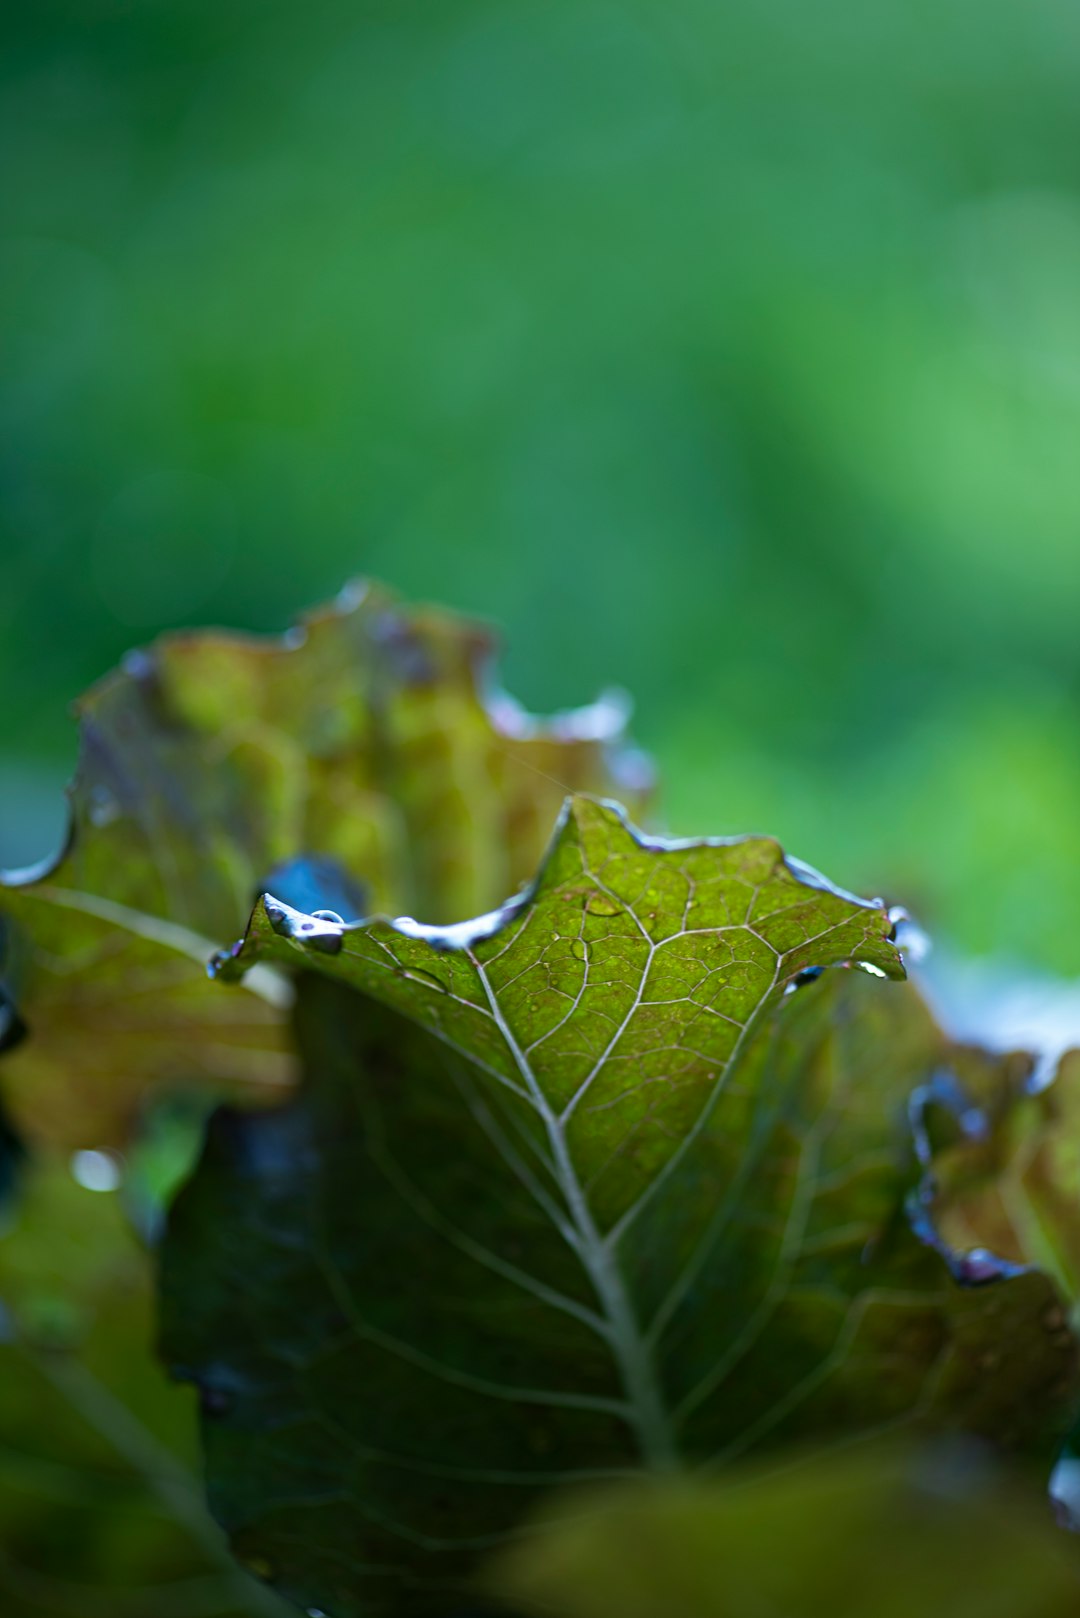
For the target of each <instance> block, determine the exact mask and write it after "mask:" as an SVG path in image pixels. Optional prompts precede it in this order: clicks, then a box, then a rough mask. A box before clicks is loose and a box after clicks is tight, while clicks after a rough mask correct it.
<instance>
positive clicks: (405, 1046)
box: [163, 799, 1076, 1618]
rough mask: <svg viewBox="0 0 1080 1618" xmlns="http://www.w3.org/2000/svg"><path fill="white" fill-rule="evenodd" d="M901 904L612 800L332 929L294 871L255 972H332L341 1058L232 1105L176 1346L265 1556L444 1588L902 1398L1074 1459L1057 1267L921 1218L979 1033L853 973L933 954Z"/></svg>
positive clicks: (181, 1210)
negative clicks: (454, 919) (475, 900)
mask: <svg viewBox="0 0 1080 1618" xmlns="http://www.w3.org/2000/svg"><path fill="white" fill-rule="evenodd" d="M597 896H603V898H604V899H605V900H606V901H607V902H606V903H605V904H604V905H603V906H602V907H601V909H600V910H599V912H598V910H597V909H596V908H595V907H594V905H593V902H592V901H593V899H594V898H595V897H597ZM890 931H891V924H890V921H889V918H888V916H887V915H886V913H885V911H884V910H883V908H882V907H881V906H880V905H877V904H873V903H865V902H863V901H859V900H857V899H854V898H852V897H851V896H850V895H848V894H845V893H843V892H840V891H838V890H835V889H833V888H831V887H830V886H829V885H828V884H827V883H825V882H824V880H823V879H822V878H820V877H818V876H817V875H816V873H813V872H810V871H807V870H806V869H805V868H804V867H801V866H796V865H792V864H789V863H788V862H787V861H785V859H784V857H783V855H782V853H781V851H780V849H779V848H778V846H777V845H776V844H775V843H774V842H772V841H771V840H769V839H766V838H748V839H742V840H733V841H728V842H723V841H716V842H711V843H710V842H703V843H685V844H664V843H662V842H659V841H656V840H650V839H648V838H645V837H642V836H641V835H640V834H638V833H636V832H635V831H634V830H633V829H632V828H631V827H630V826H629V825H628V824H627V823H626V821H625V819H624V818H623V817H622V816H621V815H620V814H619V812H618V811H617V810H615V809H614V808H613V807H611V806H610V805H604V804H598V803H596V802H595V801H592V800H589V799H575V800H574V801H573V802H572V804H571V805H570V807H569V812H568V814H567V815H566V817H565V818H564V820H563V821H562V823H561V825H560V828H559V831H558V834H557V837H556V839H555V842H554V844H553V846H552V848H551V850H550V852H549V854H548V857H547V859H546V862H545V863H544V865H543V867H542V869H541V872H540V875H539V877H538V879H537V880H536V882H535V883H534V885H533V886H532V888H531V889H530V890H528V891H527V892H525V893H524V894H522V895H520V896H519V897H518V898H517V899H515V900H513V901H512V902H511V903H509V904H508V905H506V906H505V907H503V908H502V909H501V910H498V911H495V912H493V913H490V914H488V915H485V916H482V917H481V918H479V919H478V920H477V921H476V922H474V923H469V924H461V925H458V926H454V927H449V928H432V927H427V926H422V925H419V924H417V923H416V922H413V921H410V920H398V921H396V922H390V921H380V920H377V921H373V922H370V923H367V924H365V925H362V926H353V927H349V926H345V927H343V928H342V929H341V939H340V948H338V949H337V950H336V952H335V953H333V954H329V953H325V952H322V951H318V950H313V949H311V947H310V946H309V945H308V944H307V943H305V941H304V934H303V932H302V929H300V928H299V927H297V926H296V925H295V924H290V925H289V926H288V927H286V928H283V927H282V926H280V925H275V924H274V918H273V910H272V907H270V908H268V906H267V904H266V903H265V902H264V903H262V904H260V905H259V906H258V907H257V908H256V910H255V912H254V915H253V917H252V920H251V923H250V926H249V929H248V932H247V935H246V937H245V939H244V940H243V941H242V942H241V943H240V944H239V945H237V946H236V947H235V948H234V949H233V950H232V951H230V952H229V953H228V954H227V955H226V956H224V957H223V959H222V960H221V962H220V963H219V968H218V970H219V973H220V975H222V976H223V977H226V978H228V977H236V976H239V975H241V974H242V973H243V972H244V971H245V970H246V969H248V968H250V966H251V965H253V964H260V963H261V964H264V965H265V964H273V965H275V966H279V967H285V966H297V967H300V968H301V969H303V968H305V967H306V968H308V969H309V970H308V971H306V972H305V971H303V970H301V974H300V977H299V990H300V998H299V1002H298V1008H297V1024H296V1027H297V1037H298V1042H299V1048H300V1050H301V1052H302V1054H303V1058H304V1064H305V1080H304V1084H303V1088H302V1091H301V1093H300V1095H299V1096H298V1098H297V1099H296V1100H295V1101H294V1102H293V1103H291V1104H290V1105H289V1106H288V1107H286V1108H284V1109H279V1110H276V1111H274V1112H271V1113H266V1114H261V1115H258V1116H254V1115H243V1116H242V1115H239V1114H236V1113H234V1112H228V1111H226V1112H224V1113H222V1114H220V1115H219V1116H218V1118H217V1120H216V1123H215V1125H214V1127H213V1129H212V1131H211V1136H210V1141H209V1144H208V1147H207V1151H206V1155H205V1158H204V1160H203V1163H202V1165H201V1168H200V1169H199V1171H198V1172H197V1174H196V1176H195V1177H194V1179H193V1181H192V1182H191V1183H190V1184H189V1186H188V1187H187V1188H186V1190H185V1191H184V1192H183V1193H182V1195H181V1198H180V1200H179V1203H178V1205H177V1207H176V1209H175V1211H174V1215H173V1218H172V1221H171V1225H170V1233H169V1236H168V1238H167V1242H166V1252H165V1260H164V1269H163V1310H164V1334H163V1336H164V1352H165V1354H166V1356H167V1359H168V1361H169V1363H170V1364H171V1365H172V1366H173V1367H174V1369H175V1370H176V1371H177V1372H178V1373H179V1374H180V1375H182V1376H185V1377H189V1378H191V1379H192V1380H194V1381H195V1382H196V1383H198V1384H199V1385H200V1386H201V1387H203V1388H204V1389H206V1388H210V1389H217V1388H224V1389H228V1390H229V1392H230V1394H231V1396H232V1402H231V1405H230V1407H229V1409H228V1411H227V1412H225V1413H223V1414H222V1415H221V1416H219V1417H215V1418H213V1419H210V1418H208V1419H207V1421H206V1424H205V1436H206V1443H207V1458H208V1468H209V1483H210V1493H211V1500H212V1502H213V1505H214V1508H215V1511H216V1512H217V1514H218V1515H219V1516H220V1518H221V1519H222V1521H223V1522H224V1523H225V1524H226V1526H227V1527H228V1528H229V1529H230V1531H231V1533H232V1535H233V1539H234V1543H235V1545H236V1547H237V1549H238V1551H239V1553H240V1554H241V1555H242V1556H244V1557H247V1558H250V1557H252V1556H255V1557H264V1558H265V1559H266V1561H267V1562H268V1563H269V1564H270V1565H271V1566H272V1573H273V1578H274V1580H275V1582H276V1583H277V1584H278V1585H279V1587H280V1588H281V1589H282V1590H284V1591H285V1592H286V1593H287V1594H288V1595H289V1596H290V1597H291V1598H292V1599H293V1600H295V1601H297V1602H298V1603H299V1604H300V1605H302V1606H310V1605H314V1606H316V1607H319V1608H322V1609H324V1610H326V1611H327V1612H330V1613H333V1614H334V1615H335V1618H351V1615H358V1614H361V1613H364V1614H367V1613H380V1612H386V1613H391V1612H392V1613H394V1614H406V1613H408V1614H412V1613H414V1612H415V1613H418V1614H420V1613H423V1614H437V1613H442V1612H445V1611H447V1610H451V1609H450V1608H449V1607H448V1603H450V1601H451V1593H452V1592H453V1591H455V1590H457V1591H458V1592H460V1591H461V1589H462V1588H463V1581H466V1580H467V1579H468V1578H469V1576H470V1575H471V1573H472V1570H473V1568H474V1566H475V1564H476V1562H477V1559H478V1558H479V1557H481V1556H482V1554H483V1553H484V1551H485V1550H487V1549H489V1548H490V1547H492V1546H493V1545H495V1544H498V1543H500V1542H501V1541H503V1540H504V1539H505V1538H506V1537H507V1536H513V1535H514V1534H516V1533H518V1532H520V1530H521V1525H522V1523H523V1521H524V1520H525V1519H526V1518H527V1516H528V1513H529V1511H530V1509H531V1507H532V1506H533V1504H534V1503H535V1501H536V1499H537V1498H538V1497H540V1496H541V1495H542V1494H543V1493H544V1492H545V1491H547V1490H550V1489H552V1488H557V1487H560V1486H562V1485H563V1484H565V1483H567V1482H568V1481H570V1480H573V1479H580V1478H582V1477H592V1478H596V1477H600V1476H603V1477H614V1476H618V1475H620V1474H625V1473H627V1472H631V1473H632V1472H634V1471H636V1470H638V1469H641V1468H642V1467H651V1468H655V1469H658V1470H665V1469H669V1468H671V1467H673V1466H678V1465H681V1464H687V1465H692V1466H694V1467H696V1468H706V1469H708V1468H714V1467H719V1466H722V1465H725V1464H728V1463H730V1462H731V1461H733V1460H734V1459H735V1458H737V1457H739V1456H741V1455H743V1454H746V1453H756V1452H758V1451H761V1450H767V1449H769V1448H772V1447H775V1446H778V1445H783V1444H790V1443H801V1442H805V1441H808V1440H812V1439H813V1438H815V1437H817V1438H822V1437H828V1438H829V1439H830V1440H831V1439H835V1438H836V1437H839V1436H841V1435H843V1434H851V1433H865V1432H867V1431H872V1430H875V1429H877V1428H880V1427H882V1426H889V1425H891V1424H897V1423H910V1424H913V1425H915V1426H918V1425H920V1424H921V1425H922V1426H924V1427H927V1428H931V1429H932V1428H935V1427H939V1426H946V1427H956V1426H959V1427H964V1428H967V1429H968V1430H971V1431H975V1432H982V1433H988V1434H990V1435H992V1436H994V1437H995V1438H999V1437H1001V1438H1006V1437H1007V1438H1009V1440H1010V1441H1012V1442H1014V1443H1016V1444H1017V1445H1019V1446H1021V1447H1023V1446H1028V1447H1030V1448H1031V1449H1032V1450H1033V1451H1034V1452H1035V1453H1037V1454H1039V1455H1040V1456H1042V1457H1043V1458H1044V1459H1047V1457H1048V1446H1049V1444H1050V1442H1051V1440H1053V1439H1056V1437H1057V1434H1058V1432H1059V1430H1060V1428H1061V1424H1062V1419H1063V1418H1062V1414H1061V1413H1062V1409H1063V1406H1064V1405H1066V1404H1067V1403H1068V1401H1069V1400H1070V1399H1071V1398H1072V1396H1073V1393H1074V1390H1075V1387H1076V1346H1075V1343H1074V1342H1073V1340H1072V1338H1071V1336H1069V1338H1068V1341H1067V1342H1065V1343H1057V1342H1054V1341H1051V1340H1050V1339H1049V1338H1048V1337H1047V1335H1046V1333H1045V1332H1043V1331H1041V1330H1036V1329H1034V1328H1033V1324H1032V1323H1033V1322H1034V1321H1037V1319H1038V1316H1039V1313H1040V1311H1041V1310H1043V1309H1045V1307H1047V1305H1048V1304H1049V1303H1051V1302H1052V1301H1053V1298H1054V1292H1053V1288H1052V1286H1051V1284H1050V1283H1049V1282H1048V1281H1047V1279H1046V1278H1045V1277H1043V1276H1041V1275H1037V1274H1024V1275H1021V1276H1018V1277H1016V1278H1015V1279H1012V1280H1008V1281H1007V1282H1005V1283H1003V1284H1002V1285H1001V1286H1000V1287H997V1288H993V1287H991V1288H983V1289H967V1290H963V1289H960V1288H958V1287H957V1286H956V1284H955V1282H954V1281H953V1279H952V1277H951V1276H950V1275H949V1273H948V1270H947V1268H946V1267H945V1266H944V1265H943V1264H942V1263H941V1260H940V1257H939V1256H938V1254H937V1253H935V1252H934V1251H933V1250H931V1249H930V1248H928V1247H927V1246H925V1245H924V1244H922V1243H920V1241H919V1240H918V1239H917V1238H916V1237H915V1236H914V1235H913V1234H912V1233H911V1231H910V1230H909V1229H908V1226H907V1223H906V1220H905V1218H904V1197H905V1194H906V1192H907V1190H908V1189H909V1187H910V1185H911V1184H912V1182H913V1180H914V1178H915V1167H914V1165H913V1164H912V1163H911V1161H910V1157H909V1153H908V1151H907V1150H906V1147H907V1138H908V1137H907V1125H906V1101H907V1096H908V1094H909V1092H910V1090H911V1088H912V1087H913V1086H915V1085H917V1084H918V1083H919V1082H921V1081H923V1080H925V1079H926V1077H927V1075H928V1074H929V1073H930V1072H931V1071H932V1070H933V1068H934V1066H935V1064H936V1063H937V1062H938V1060H939V1057H940V1053H941V1049H942V1043H943V1042H942V1036H941V1035H940V1033H939V1032H938V1030H937V1028H936V1027H935V1025H934V1024H933V1021H932V1019H931V1018H930V1017H929V1015H928V1013H927V1012H926V1011H925V1008H924V1007H923V1006H922V1003H921V1001H920V1000H919V998H918V996H917V995H916V994H915V993H914V991H913V990H912V989H911V988H910V986H909V985H897V984H891V985H890V984H881V983H875V982H872V981H871V980H870V979H869V978H867V977H864V976H863V975H861V974H859V973H857V972H851V971H843V970H833V971H825V972H824V973H821V972H820V970H819V969H821V968H829V967H833V968H836V967H843V966H844V965H847V964H857V963H859V962H866V963H869V964H871V965H874V966H875V967H877V968H878V970H879V971H880V972H882V973H885V974H886V975H888V976H889V977H893V978H896V977H899V976H901V975H902V968H901V964H900V959H899V955H898V952H897V949H896V947H895V945H894V944H893V943H892V942H890V937H889V934H890ZM814 972H817V973H818V975H817V977H816V978H814V977H813V975H812V974H813V973H814ZM433 979H435V980H437V983H433V982H432V980H433ZM799 983H804V984H805V985H806V986H805V987H802V988H800V989H799V990H798V992H797V993H789V992H788V991H789V990H790V989H791V988H792V986H793V985H796V984H799ZM991 1353H992V1354H993V1355H994V1356H996V1358H995V1360H994V1363H993V1365H991V1364H989V1363H988V1361H987V1355H988V1354H991Z"/></svg>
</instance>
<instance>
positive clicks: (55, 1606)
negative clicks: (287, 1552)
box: [0, 1163, 279, 1618]
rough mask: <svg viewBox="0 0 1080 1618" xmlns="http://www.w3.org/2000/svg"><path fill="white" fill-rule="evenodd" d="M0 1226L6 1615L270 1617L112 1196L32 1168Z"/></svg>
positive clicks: (0, 1456)
mask: <svg viewBox="0 0 1080 1618" xmlns="http://www.w3.org/2000/svg"><path fill="white" fill-rule="evenodd" d="M24 1176H25V1182H26V1184H25V1190H24V1194H23V1196H22V1197H21V1198H20V1199H19V1202H18V1204H17V1206H16V1207H15V1209H14V1210H13V1212H12V1215H11V1219H10V1222H9V1223H8V1224H7V1226H6V1228H4V1229H3V1230H0V1521H2V1522H3V1525H4V1532H3V1545H2V1549H0V1611H3V1613H4V1618H58V1615H61V1618H62V1615H64V1614H72V1615H78V1618H95V1615H101V1618H145V1615H147V1614H153V1618H212V1615H217V1618H234V1615H235V1618H239V1615H241V1614H248V1615H250V1618H260V1615H261V1618H272V1614H273V1613H274V1612H275V1611H277V1610H279V1609H278V1608H277V1605H276V1603H275V1602H274V1601H273V1598H272V1597H271V1596H270V1595H269V1592H266V1591H265V1590H264V1589H262V1588H261V1587H259V1586H258V1585H256V1584H254V1583H253V1581H251V1580H250V1579H247V1578H246V1577H244V1576H243V1575H242V1574H241V1573H240V1572H239V1571H238V1570H237V1569H236V1567H235V1564H234V1563H233V1562H232V1560H231V1558H230V1557H229V1556H228V1552H227V1550H226V1547H225V1543H224V1540H223V1537H222V1535H221V1534H220V1531H219V1530H218V1529H216V1527H215V1525H214V1524H213V1522H212V1520H211V1519H210V1518H209V1516H208V1515H207V1514H206V1512H205V1508H204V1505H203V1500H202V1491H201V1488H200V1485H199V1478H198V1462H197V1445H196V1432H195V1420H194V1415H195V1413H194V1410H193V1408H192V1404H193V1401H192V1400H191V1399H190V1396H189V1395H185V1394H184V1393H182V1392H181V1391H180V1390H178V1389H177V1388H175V1387H174V1386H170V1384H169V1383H168V1382H167V1380H166V1378H165V1376H164V1374H163V1373H162V1370H161V1368H160V1366H159V1365H157V1364H156V1363H155V1360H154V1357H153V1354H152V1352H151V1339H152V1311H153V1300H152V1293H151V1287H150V1284H149V1283H150V1275H149V1266H148V1265H147V1263H146V1255H145V1253H144V1251H143V1250H142V1248H141V1246H140V1244H139V1243H138V1242H137V1241H136V1240H135V1238H134V1236H133V1233H132V1231H131V1229H130V1226H129V1225H128V1223H127V1221H126V1219H125V1217H124V1211H123V1208H122V1206H121V1201H120V1197H119V1194H118V1193H117V1192H115V1191H114V1192H96V1191H93V1190H89V1189H86V1188H85V1187H84V1186H83V1185H80V1184H79V1183H78V1182H77V1180H76V1179H75V1178H74V1177H73V1176H72V1175H71V1174H69V1173H67V1171H66V1170H65V1169H63V1168H60V1167H59V1166H51V1167H46V1168H43V1167H42V1166H40V1165H37V1164H34V1163H31V1164H29V1165H28V1166H27V1167H26V1169H25V1171H24Z"/></svg>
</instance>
